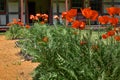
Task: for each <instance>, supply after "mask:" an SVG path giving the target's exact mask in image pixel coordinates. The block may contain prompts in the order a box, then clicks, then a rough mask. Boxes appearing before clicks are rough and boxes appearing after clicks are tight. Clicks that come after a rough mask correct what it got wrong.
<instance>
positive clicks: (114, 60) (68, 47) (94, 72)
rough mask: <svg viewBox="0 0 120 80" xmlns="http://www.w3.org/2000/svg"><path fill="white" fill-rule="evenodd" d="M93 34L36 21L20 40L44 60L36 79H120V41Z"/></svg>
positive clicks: (34, 54)
mask: <svg viewBox="0 0 120 80" xmlns="http://www.w3.org/2000/svg"><path fill="white" fill-rule="evenodd" d="M92 35H93V33H92V30H88V31H86V32H84V31H80V30H77V29H72V28H69V27H62V26H59V27H54V26H46V25H39V24H38V23H36V24H34V25H33V27H32V28H30V32H29V34H28V35H27V36H26V37H25V38H24V39H23V40H20V41H19V42H18V43H19V46H20V47H21V49H22V51H23V52H25V53H26V54H29V55H31V56H32V57H34V61H36V62H40V65H39V66H38V67H37V68H36V69H35V70H34V73H33V80H119V79H120V54H119V52H120V43H119V42H115V41H113V42H111V43H109V44H106V43H105V42H103V40H102V39H101V38H100V36H99V35H98V36H97V39H95V40H94V39H92ZM96 35H97V34H96ZM82 41H84V42H85V43H84V44H83V43H82V44H81V42H82Z"/></svg>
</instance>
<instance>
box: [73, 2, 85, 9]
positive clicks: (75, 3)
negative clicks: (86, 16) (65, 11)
mask: <svg viewBox="0 0 120 80" xmlns="http://www.w3.org/2000/svg"><path fill="white" fill-rule="evenodd" d="M71 5H72V8H78V9H80V8H82V7H83V0H72V4H71Z"/></svg>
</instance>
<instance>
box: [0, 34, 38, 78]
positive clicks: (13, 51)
mask: <svg viewBox="0 0 120 80" xmlns="http://www.w3.org/2000/svg"><path fill="white" fill-rule="evenodd" d="M15 41H16V40H6V39H5V36H4V35H0V80H32V76H31V73H32V72H33V70H34V68H35V67H36V66H37V65H38V63H31V61H25V60H24V59H23V58H22V57H21V56H20V55H19V52H20V49H19V48H18V47H16V46H15Z"/></svg>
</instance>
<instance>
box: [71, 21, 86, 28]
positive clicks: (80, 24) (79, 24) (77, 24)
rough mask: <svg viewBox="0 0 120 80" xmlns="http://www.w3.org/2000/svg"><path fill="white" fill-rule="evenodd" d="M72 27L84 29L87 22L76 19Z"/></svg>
mask: <svg viewBox="0 0 120 80" xmlns="http://www.w3.org/2000/svg"><path fill="white" fill-rule="evenodd" d="M72 27H73V28H79V29H81V30H82V29H84V28H85V22H82V21H78V20H76V21H74V22H73V23H72Z"/></svg>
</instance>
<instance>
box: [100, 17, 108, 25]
mask: <svg viewBox="0 0 120 80" xmlns="http://www.w3.org/2000/svg"><path fill="white" fill-rule="evenodd" d="M98 21H99V22H100V23H101V24H107V23H108V22H109V17H108V16H99V17H98Z"/></svg>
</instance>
